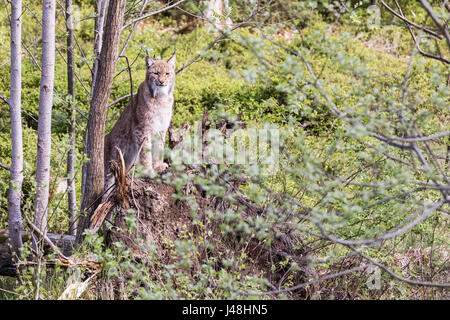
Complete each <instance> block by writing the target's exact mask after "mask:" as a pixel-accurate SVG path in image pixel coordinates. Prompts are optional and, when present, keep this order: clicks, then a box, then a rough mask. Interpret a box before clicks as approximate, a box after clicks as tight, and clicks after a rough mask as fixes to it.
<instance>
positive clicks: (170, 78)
mask: <svg viewBox="0 0 450 320" xmlns="http://www.w3.org/2000/svg"><path fill="white" fill-rule="evenodd" d="M175 59H176V58H175V52H174V54H173V55H172V57H171V58H170V59H169V60H167V61H166V60H152V59H151V58H150V57H148V56H147V57H146V62H147V75H146V82H147V85H148V88H149V90H150V94H151V95H152V97H153V98H155V97H156V96H159V95H168V94H170V93H171V92H172V91H173V87H174V82H175Z"/></svg>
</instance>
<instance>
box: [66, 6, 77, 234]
mask: <svg viewBox="0 0 450 320" xmlns="http://www.w3.org/2000/svg"><path fill="white" fill-rule="evenodd" d="M66 27H67V91H68V93H69V96H70V102H69V106H68V116H69V119H70V123H69V139H70V149H69V152H68V154H67V192H68V208H69V234H70V235H75V233H76V224H75V206H76V201H77V200H76V197H77V194H76V190H75V169H74V167H75V147H76V145H75V143H76V141H75V135H76V132H75V121H76V118H75V110H74V108H75V106H74V103H75V82H74V81H75V78H74V58H73V40H74V37H73V28H74V25H73V16H72V0H66Z"/></svg>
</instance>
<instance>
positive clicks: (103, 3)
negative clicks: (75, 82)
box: [90, 0, 108, 99]
mask: <svg viewBox="0 0 450 320" xmlns="http://www.w3.org/2000/svg"><path fill="white" fill-rule="evenodd" d="M107 6H108V0H96V1H95V13H96V17H95V27H94V29H95V30H94V56H95V60H94V66H93V75H92V88H91V96H90V99H92V96H93V94H94V84H95V80H96V79H97V71H98V62H99V59H100V53H101V50H102V44H103V31H104V29H103V27H104V25H105V13H106V7H107Z"/></svg>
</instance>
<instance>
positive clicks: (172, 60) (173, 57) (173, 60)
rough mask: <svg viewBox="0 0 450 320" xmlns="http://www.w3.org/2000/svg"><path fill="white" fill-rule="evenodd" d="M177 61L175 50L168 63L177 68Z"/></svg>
mask: <svg viewBox="0 0 450 320" xmlns="http://www.w3.org/2000/svg"><path fill="white" fill-rule="evenodd" d="M176 60H177V57H176V55H175V50H173V54H172V56H171V57H170V59H169V60H167V62H168V63H169V64H170V65H171V66H172V67H173V68H175V62H176Z"/></svg>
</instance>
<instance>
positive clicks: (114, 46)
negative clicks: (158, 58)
mask: <svg viewBox="0 0 450 320" xmlns="http://www.w3.org/2000/svg"><path fill="white" fill-rule="evenodd" d="M125 4H126V0H117V1H111V3H110V4H109V6H108V14H107V16H106V23H105V27H104V29H103V40H102V46H101V53H100V59H98V69H97V71H96V77H95V82H94V84H93V86H94V87H93V90H92V98H91V109H90V111H89V120H88V124H87V128H86V132H85V142H84V143H85V145H84V149H85V153H86V156H87V157H88V159H89V161H88V162H87V163H85V164H84V165H83V180H82V198H81V213H82V214H81V215H80V218H79V224H78V228H77V229H78V232H77V243H79V242H80V241H81V239H82V233H83V230H84V229H85V228H86V227H87V226H88V224H89V218H90V213H91V212H92V209H95V207H96V206H97V205H98V200H99V198H100V196H101V194H102V191H103V185H104V176H103V175H104V167H103V166H104V163H103V159H104V155H103V152H104V151H103V149H104V135H105V121H106V109H107V106H108V100H109V96H110V93H111V88H112V81H113V76H114V70H115V68H116V64H117V59H118V51H119V44H120V35H121V28H122V24H123V16H124V11H125Z"/></svg>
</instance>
